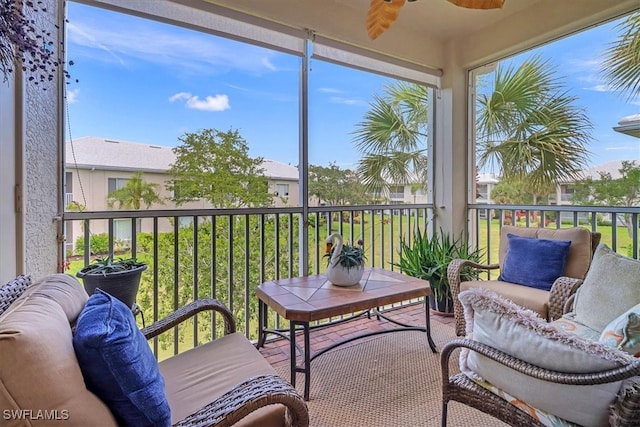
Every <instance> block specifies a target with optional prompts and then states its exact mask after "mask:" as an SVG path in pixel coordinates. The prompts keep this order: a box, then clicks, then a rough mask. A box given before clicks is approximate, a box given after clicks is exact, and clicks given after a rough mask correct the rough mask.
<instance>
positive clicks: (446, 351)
mask: <svg viewBox="0 0 640 427" xmlns="http://www.w3.org/2000/svg"><path fill="white" fill-rule="evenodd" d="M459 347H464V348H468V349H470V350H473V351H475V352H478V353H480V354H482V355H483V356H486V357H488V358H489V359H491V360H493V361H496V362H498V363H500V364H501V365H504V366H506V367H508V368H511V369H513V370H514V371H516V372H520V373H522V374H525V375H528V376H530V377H532V378H535V379H538V380H542V381H547V382H553V383H558V384H570V385H595V384H606V383H611V382H616V381H622V380H625V379H627V378H631V377H635V376H636V375H640V359H634V360H632V361H630V362H629V363H628V364H626V365H622V366H619V367H617V368H613V369H608V370H605V371H599V372H587V373H580V374H572V373H566V372H558V371H552V370H549V369H545V368H541V367H539V366H536V365H533V364H531V363H528V362H525V361H524V360H521V359H518V358H516V357H513V356H510V355H509V354H507V353H505V352H503V351H500V350H498V349H495V348H493V347H491V346H488V345H486V344H482V343H480V342H478V341H474V340H470V339H456V340H453V341H450V342H449V343H447V344H446V345H445V346H444V347H443V349H442V351H441V355H440V364H441V369H442V381H443V383H444V384H446V383H448V381H449V357H450V356H451V353H452V352H453V350H455V349H456V348H459Z"/></svg>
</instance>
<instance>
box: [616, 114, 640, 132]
mask: <svg viewBox="0 0 640 427" xmlns="http://www.w3.org/2000/svg"><path fill="white" fill-rule="evenodd" d="M618 125H619V126H616V127H614V128H613V130H615V131H616V132H620V133H624V134H627V135H630V136H635V137H636V138H640V114H634V115H632V116H627V117H624V118H623V119H622V120H620V121H619V122H618Z"/></svg>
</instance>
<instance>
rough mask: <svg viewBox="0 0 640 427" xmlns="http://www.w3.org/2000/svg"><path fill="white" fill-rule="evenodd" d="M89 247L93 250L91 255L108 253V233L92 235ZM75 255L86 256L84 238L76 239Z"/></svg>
mask: <svg viewBox="0 0 640 427" xmlns="http://www.w3.org/2000/svg"><path fill="white" fill-rule="evenodd" d="M89 247H90V248H91V253H90V254H91V255H97V254H106V253H108V252H109V236H108V235H107V233H100V234H92V235H91V238H90V239H89ZM75 253H76V255H84V236H80V237H78V238H77V239H76V244H75Z"/></svg>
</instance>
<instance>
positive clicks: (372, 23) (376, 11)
mask: <svg viewBox="0 0 640 427" xmlns="http://www.w3.org/2000/svg"><path fill="white" fill-rule="evenodd" d="M404 3H405V0H393V1H391V2H388V1H385V0H371V4H370V5H369V13H368V14H367V33H368V34H369V37H370V38H371V40H375V39H376V38H377V37H378V36H379V35H380V34H382V33H384V32H385V31H387V30H388V29H389V27H390V26H391V24H393V23H394V22H396V19H398V14H399V13H400V8H401V7H402V6H404Z"/></svg>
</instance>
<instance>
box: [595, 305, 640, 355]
mask: <svg viewBox="0 0 640 427" xmlns="http://www.w3.org/2000/svg"><path fill="white" fill-rule="evenodd" d="M598 341H600V342H601V343H603V344H604V345H607V346H609V347H615V348H618V349H620V350H622V351H625V352H627V353H629V354H630V355H632V356H635V357H640V304H638V305H636V306H634V307H631V308H630V309H629V310H627V311H625V312H624V313H622V314H621V315H620V316H618V317H616V318H615V319H613V321H612V322H611V323H609V324H608V325H607V326H606V327H605V328H604V330H603V331H602V334H601V335H600V339H599V340H598Z"/></svg>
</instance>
